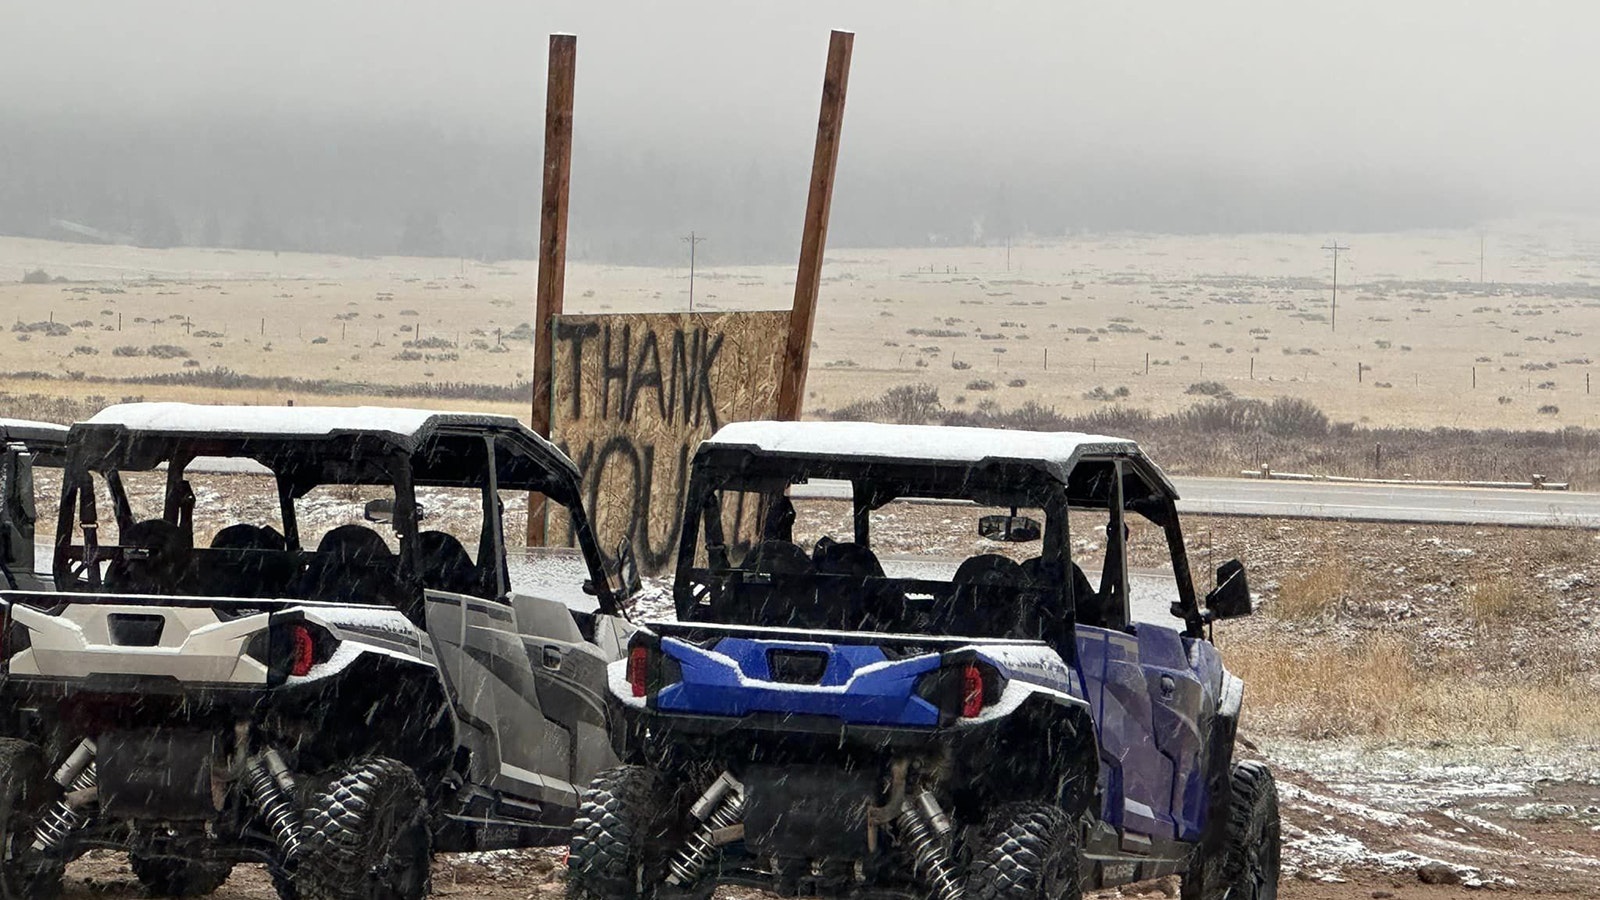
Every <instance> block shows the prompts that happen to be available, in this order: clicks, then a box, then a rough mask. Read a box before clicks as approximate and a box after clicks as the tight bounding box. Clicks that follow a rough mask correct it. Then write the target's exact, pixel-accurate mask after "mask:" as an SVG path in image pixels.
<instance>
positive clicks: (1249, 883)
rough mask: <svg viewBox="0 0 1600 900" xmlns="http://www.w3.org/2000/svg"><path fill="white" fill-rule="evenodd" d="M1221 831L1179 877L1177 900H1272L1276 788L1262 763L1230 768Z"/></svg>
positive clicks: (1276, 846)
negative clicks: (1211, 850) (1180, 894)
mask: <svg viewBox="0 0 1600 900" xmlns="http://www.w3.org/2000/svg"><path fill="white" fill-rule="evenodd" d="M1225 827H1226V829H1227V831H1226V832H1225V833H1224V834H1223V835H1222V837H1221V840H1220V841H1218V842H1217V843H1216V845H1215V851H1214V853H1212V854H1211V855H1209V856H1207V857H1205V858H1203V859H1201V860H1199V861H1197V862H1196V863H1195V865H1193V866H1192V867H1191V868H1190V870H1189V872H1188V873H1186V874H1185V875H1184V876H1183V900H1277V896H1278V863H1279V854H1280V852H1281V850H1282V842H1281V836H1280V831H1279V828H1280V826H1279V824H1278V787H1277V785H1276V784H1274V783H1273V780H1272V772H1271V770H1269V769H1268V768H1267V767H1266V765H1265V764H1263V763H1259V762H1256V761H1254V760H1247V761H1245V762H1242V763H1238V764H1236V765H1235V766H1234V767H1233V775H1232V778H1231V786H1230V799H1229V804H1228V818H1227V822H1226V825H1225Z"/></svg>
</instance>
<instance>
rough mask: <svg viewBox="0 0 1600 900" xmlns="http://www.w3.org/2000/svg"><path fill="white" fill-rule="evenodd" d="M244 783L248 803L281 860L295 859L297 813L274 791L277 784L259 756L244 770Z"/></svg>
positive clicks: (298, 835) (290, 803) (298, 846)
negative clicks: (275, 843) (276, 846)
mask: <svg viewBox="0 0 1600 900" xmlns="http://www.w3.org/2000/svg"><path fill="white" fill-rule="evenodd" d="M245 779H246V781H245V787H246V789H247V790H249V792H250V801H251V802H252V803H254V804H255V806H256V810H257V811H258V812H260V813H261V818H263V819H265V820H266V822H267V827H268V828H269V829H271V831H272V837H273V839H274V840H276V841H277V842H278V847H279V849H281V850H282V851H283V855H284V858H285V859H286V860H293V859H295V858H296V857H298V856H299V855H300V813H299V812H298V811H297V810H295V808H294V801H293V800H291V799H290V798H289V796H288V795H287V794H286V793H285V792H284V791H282V790H280V789H279V788H278V782H277V781H276V780H275V779H274V778H273V777H272V773H271V772H270V771H268V769H267V764H266V763H265V762H263V761H262V760H261V757H259V756H258V757H255V758H254V759H252V760H250V762H249V763H248V764H247V765H246V766H245Z"/></svg>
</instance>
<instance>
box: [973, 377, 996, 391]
mask: <svg viewBox="0 0 1600 900" xmlns="http://www.w3.org/2000/svg"><path fill="white" fill-rule="evenodd" d="M967 390H969V391H992V390H994V382H992V381H990V380H988V379H987V378H978V379H974V380H972V381H969V382H967Z"/></svg>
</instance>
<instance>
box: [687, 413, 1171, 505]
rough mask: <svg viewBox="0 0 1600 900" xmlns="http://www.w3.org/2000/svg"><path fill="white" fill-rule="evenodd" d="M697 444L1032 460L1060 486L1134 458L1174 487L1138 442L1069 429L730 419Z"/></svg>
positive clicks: (971, 461) (962, 460)
mask: <svg viewBox="0 0 1600 900" xmlns="http://www.w3.org/2000/svg"><path fill="white" fill-rule="evenodd" d="M702 446H709V447H712V448H716V447H726V448H730V449H746V450H749V451H751V452H755V453H760V454H764V455H771V456H794V457H817V458H826V459H833V460H853V459H859V460H863V461H873V460H876V461H881V462H885V463H906V462H931V463H942V464H953V465H965V466H976V465H979V464H982V463H983V462H985V461H1006V462H1024V463H1034V464H1037V465H1039V466H1041V467H1042V468H1044V469H1045V470H1046V471H1048V472H1049V473H1050V474H1051V476H1052V477H1054V478H1055V479H1056V480H1058V481H1061V482H1062V483H1065V482H1066V480H1067V476H1068V474H1069V473H1071V472H1072V470H1073V468H1074V467H1076V466H1077V465H1078V463H1079V461H1081V460H1083V459H1084V458H1086V457H1095V456H1099V457H1104V456H1121V457H1126V458H1128V459H1132V460H1136V461H1137V462H1138V463H1139V465H1140V467H1141V469H1143V470H1144V471H1145V472H1147V473H1149V474H1150V475H1152V476H1154V477H1155V478H1156V479H1157V480H1158V481H1159V482H1160V487H1161V488H1162V489H1163V490H1164V491H1165V492H1166V493H1167V494H1169V495H1170V496H1172V497H1174V498H1176V497H1177V496H1178V492H1177V490H1176V489H1174V488H1173V486H1172V482H1171V480H1170V479H1168V478H1167V476H1166V473H1164V472H1162V471H1161V469H1160V467H1158V466H1157V465H1156V464H1155V463H1153V462H1151V461H1150V458H1149V457H1147V456H1145V454H1144V451H1143V450H1141V449H1139V445H1138V444H1136V443H1134V442H1133V441H1130V440H1128V439H1126V438H1116V437H1107V436H1105V435H1100V434H1084V433H1081V432H1076V431H1013V430H1010V429H1004V428H968V427H963V426H954V425H889V424H883V423H879V422H735V423H733V424H730V425H725V426H723V427H722V429H720V430H719V431H718V432H717V433H716V434H714V435H712V436H711V437H709V438H707V439H706V440H705V441H704V442H703V443H702Z"/></svg>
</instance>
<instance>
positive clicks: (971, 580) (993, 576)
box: [930, 553, 1025, 637]
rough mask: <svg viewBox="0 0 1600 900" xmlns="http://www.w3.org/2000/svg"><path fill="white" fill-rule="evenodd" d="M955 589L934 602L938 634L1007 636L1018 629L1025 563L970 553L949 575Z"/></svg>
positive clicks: (932, 624) (993, 555) (934, 625)
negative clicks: (971, 555)
mask: <svg viewBox="0 0 1600 900" xmlns="http://www.w3.org/2000/svg"><path fill="white" fill-rule="evenodd" d="M950 583H951V585H952V587H953V588H954V590H953V591H952V592H951V594H950V596H949V597H948V598H947V599H944V600H942V602H940V603H937V604H935V606H934V609H933V612H932V616H931V619H932V621H931V623H930V628H931V630H932V631H933V633H935V634H948V635H961V636H964V637H1004V636H1007V635H1009V634H1010V633H1011V632H1013V631H1015V630H1017V628H1016V619H1017V616H1018V610H1019V608H1020V606H1021V603H1019V598H1018V596H1017V595H1018V593H1019V592H1020V591H1021V589H1022V587H1023V586H1024V583H1025V578H1024V576H1023V573H1022V566H1021V565H1019V564H1018V563H1017V561H1016V560H1014V559H1011V558H1010V557H1006V556H1001V555H999V554H997V553H984V554H981V555H978V556H973V557H969V558H968V559H967V560H966V561H964V562H963V563H962V564H961V565H960V567H959V568H957V569H956V572H955V574H954V575H952V576H951V577H950Z"/></svg>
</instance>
